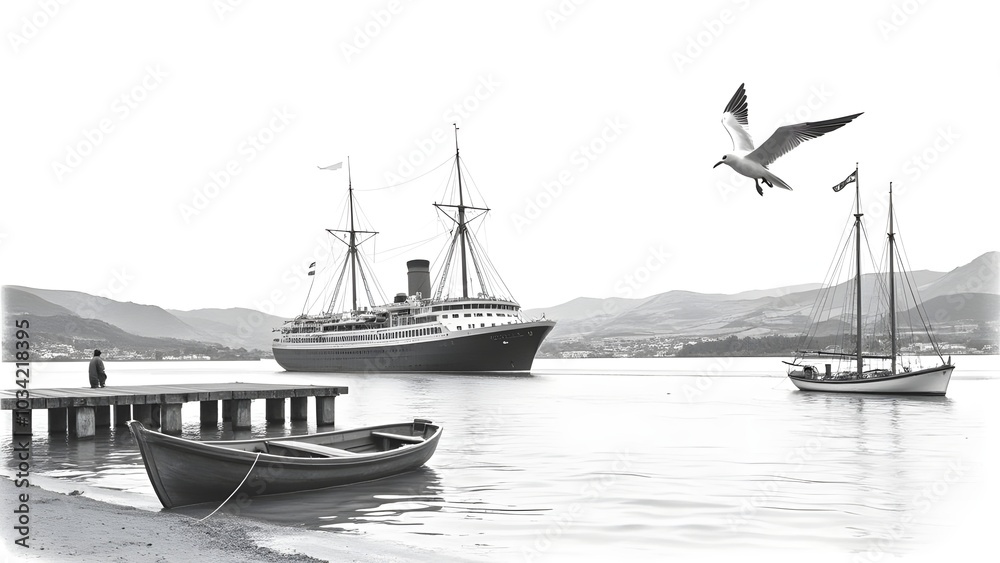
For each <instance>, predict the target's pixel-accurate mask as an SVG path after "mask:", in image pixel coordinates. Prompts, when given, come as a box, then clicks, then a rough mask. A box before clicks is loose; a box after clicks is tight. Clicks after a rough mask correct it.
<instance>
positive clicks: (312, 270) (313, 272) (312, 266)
mask: <svg viewBox="0 0 1000 563" xmlns="http://www.w3.org/2000/svg"><path fill="white" fill-rule="evenodd" d="M309 275H310V276H315V275H316V263H315V262H313V263H312V264H309Z"/></svg>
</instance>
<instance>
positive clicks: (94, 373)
mask: <svg viewBox="0 0 1000 563" xmlns="http://www.w3.org/2000/svg"><path fill="white" fill-rule="evenodd" d="M107 380H108V374H107V373H105V372H104V360H102V359H101V351H100V350H94V357H93V359H91V360H90V388H91V389H97V388H98V387H104V382H105V381H107Z"/></svg>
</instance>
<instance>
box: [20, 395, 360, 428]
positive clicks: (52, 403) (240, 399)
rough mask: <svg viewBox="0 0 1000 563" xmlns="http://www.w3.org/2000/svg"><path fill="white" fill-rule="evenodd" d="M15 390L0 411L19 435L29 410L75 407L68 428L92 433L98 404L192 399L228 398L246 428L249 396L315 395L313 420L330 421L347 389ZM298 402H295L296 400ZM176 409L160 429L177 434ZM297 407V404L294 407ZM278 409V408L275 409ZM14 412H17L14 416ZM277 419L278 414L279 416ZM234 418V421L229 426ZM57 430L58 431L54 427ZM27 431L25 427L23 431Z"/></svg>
mask: <svg viewBox="0 0 1000 563" xmlns="http://www.w3.org/2000/svg"><path fill="white" fill-rule="evenodd" d="M16 393H17V390H4V391H0V410H10V411H13V415H14V417H15V424H14V426H15V432H18V428H19V427H20V431H21V432H22V433H24V430H25V429H24V428H23V426H24V424H19V423H18V422H17V419H18V416H21V419H20V420H21V421H22V422H23V421H24V420H27V421H28V424H30V412H29V413H27V414H28V416H27V417H25V416H24V413H25V411H30V410H34V409H67V408H68V409H78V410H77V411H76V414H77V415H78V416H76V417H75V418H76V424H75V428H73V427H71V428H69V431H70V432H71V433H73V434H74V435H76V436H78V437H88V436H93V426H94V410H93V409H95V408H99V407H112V406H114V407H120V406H133V405H138V406H142V405H161V406H163V405H182V404H183V403H189V402H193V401H221V400H231V401H233V404H234V406H235V407H236V408H237V409H239V410H240V413H239V414H240V415H241V416H240V417H238V418H239V420H240V421H241V422H240V424H246V425H247V426H249V409H250V401H252V400H254V399H272V400H275V399H281V400H283V399H286V398H297V399H300V400H301V399H303V398H308V397H315V398H316V414H317V424H318V425H322V424H333V404H332V403H333V401H334V399H335V398H336V397H338V396H340V395H346V394H347V387H343V386H317V385H282V384H273V383H239V382H237V383H185V384H175V385H115V386H109V387H102V388H99V389H92V388H89V387H63V388H51V389H28V394H29V396H28V397H21V398H18V397H17V395H16ZM299 404H300V406H301V403H299ZM177 408H179V407H173V408H170V409H168V412H169V413H170V414H171V417H170V423H169V425H168V426H167V427H165V428H163V429H162V430H163V431H164V432H170V433H173V432H180V417H179V414H178V413H177ZM300 410H301V408H300ZM281 411H282V413H283V411H284V409H283V408H282V409H281ZM19 413H20V414H19ZM282 418H283V417H282ZM235 420H236V419H234V424H235ZM57 431H58V430H57ZM29 432H30V430H29Z"/></svg>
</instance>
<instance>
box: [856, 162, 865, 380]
mask: <svg viewBox="0 0 1000 563" xmlns="http://www.w3.org/2000/svg"><path fill="white" fill-rule="evenodd" d="M854 177H855V181H854V187H855V191H854V204H855V209H856V211H857V212H856V213H855V214H854V239H855V242H856V243H857V244H856V247H857V249H856V252H855V259H856V266H857V273H858V276H857V281H856V282H855V288H856V291H857V295H856V298H857V302H858V310H857V316H858V323H857V329H858V342H857V346H858V349H857V354H858V377H861V374H862V373H863V372H864V362H863V359H862V354H863V351H862V337H861V216H862V213H861V179H860V177H859V175H858V165H857V163H855V165H854Z"/></svg>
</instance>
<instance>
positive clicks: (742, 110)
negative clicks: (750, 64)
mask: <svg viewBox="0 0 1000 563" xmlns="http://www.w3.org/2000/svg"><path fill="white" fill-rule="evenodd" d="M743 86H744V85H743V84H740V87H739V89H738V90H736V93H735V94H733V98H732V99H731V100H729V103H728V104H726V111H725V112H723V114H722V125H723V126H724V127H725V128H726V131H728V132H729V137H730V138H731V139H732V140H733V150H734V151H744V152H750V151H752V150H753V139H751V138H750V131H749V130H748V128H749V127H750V123H749V121H747V112H748V107H747V93H746V91H745V90H744V89H743Z"/></svg>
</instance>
